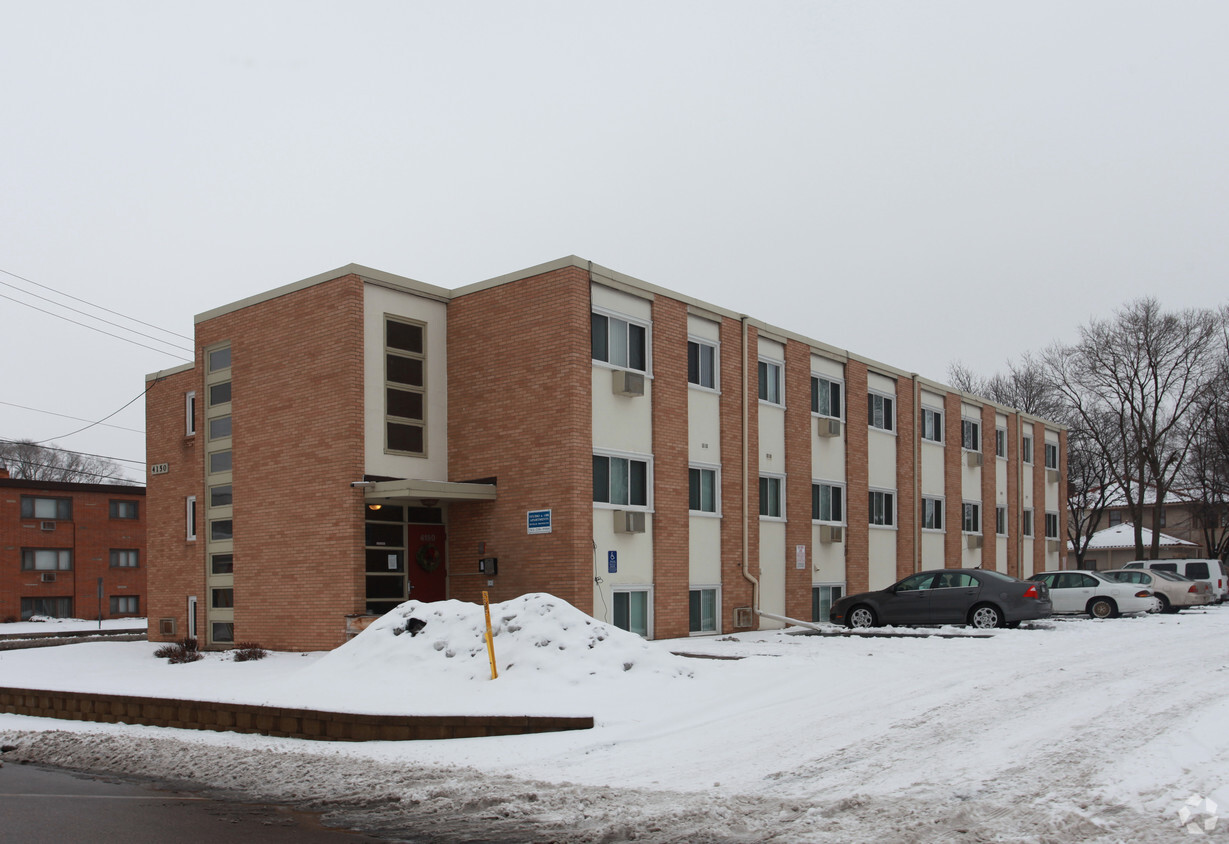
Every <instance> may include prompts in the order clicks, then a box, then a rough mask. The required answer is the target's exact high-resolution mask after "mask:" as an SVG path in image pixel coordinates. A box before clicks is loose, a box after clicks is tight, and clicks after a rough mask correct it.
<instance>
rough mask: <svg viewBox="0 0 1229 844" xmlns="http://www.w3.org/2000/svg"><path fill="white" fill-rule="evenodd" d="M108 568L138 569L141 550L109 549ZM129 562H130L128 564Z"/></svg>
mask: <svg viewBox="0 0 1229 844" xmlns="http://www.w3.org/2000/svg"><path fill="white" fill-rule="evenodd" d="M108 556H109V558H110V568H113V569H139V568H140V567H141V550H140V549H139V548H112V549H110V554H109V555H108ZM129 560H131V562H128V561H129Z"/></svg>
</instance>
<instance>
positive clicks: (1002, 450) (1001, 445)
mask: <svg viewBox="0 0 1229 844" xmlns="http://www.w3.org/2000/svg"><path fill="white" fill-rule="evenodd" d="M994 456H995V457H998V458H999V459H1001V460H1006V459H1007V429H1006V428H1000V427H999V426H997V425H995V426H994Z"/></svg>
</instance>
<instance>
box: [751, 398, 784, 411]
mask: <svg viewBox="0 0 1229 844" xmlns="http://www.w3.org/2000/svg"><path fill="white" fill-rule="evenodd" d="M758 401H759V403H760V407H775V408H776V409H777V410H785V403H784V402H779V401H769V400H768V399H759V400H758Z"/></svg>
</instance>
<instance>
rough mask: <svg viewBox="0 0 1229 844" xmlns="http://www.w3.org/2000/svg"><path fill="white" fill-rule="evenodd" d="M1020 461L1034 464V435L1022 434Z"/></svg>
mask: <svg viewBox="0 0 1229 844" xmlns="http://www.w3.org/2000/svg"><path fill="white" fill-rule="evenodd" d="M1020 462H1021V463H1026V464H1028V465H1030V466H1031V465H1033V435H1032V434H1021V435H1020Z"/></svg>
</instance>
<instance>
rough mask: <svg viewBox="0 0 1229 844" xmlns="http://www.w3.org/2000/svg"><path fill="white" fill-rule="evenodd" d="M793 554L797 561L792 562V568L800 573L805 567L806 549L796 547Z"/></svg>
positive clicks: (799, 546) (804, 547) (803, 546)
mask: <svg viewBox="0 0 1229 844" xmlns="http://www.w3.org/2000/svg"><path fill="white" fill-rule="evenodd" d="M794 554H795V555H796V556H797V559H796V560H795V562H794V568H796V569H798V571H802V570H803V569H805V568H806V567H807V547H806V546H805V545H797V546H795V547H794Z"/></svg>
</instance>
